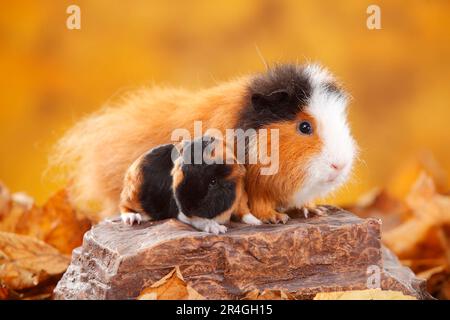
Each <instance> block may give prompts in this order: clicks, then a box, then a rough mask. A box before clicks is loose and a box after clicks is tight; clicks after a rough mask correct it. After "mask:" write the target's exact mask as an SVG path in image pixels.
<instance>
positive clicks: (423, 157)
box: [386, 151, 448, 199]
mask: <svg viewBox="0 0 450 320" xmlns="http://www.w3.org/2000/svg"><path fill="white" fill-rule="evenodd" d="M423 172H425V173H426V174H427V176H429V177H431V178H432V180H433V181H434V183H435V185H436V187H437V190H438V192H441V193H443V192H446V191H447V190H448V185H447V175H446V172H445V170H444V169H443V168H442V166H441V165H440V164H439V163H438V162H437V161H436V159H435V158H434V156H433V155H432V154H431V153H430V152H428V151H424V152H422V153H421V154H419V155H417V156H416V157H415V158H414V159H410V160H409V161H407V162H405V163H403V164H402V165H401V166H400V168H399V169H398V170H397V172H395V173H394V174H393V176H392V178H391V179H390V180H389V181H388V183H387V184H386V185H387V188H388V192H389V193H390V194H392V195H394V196H396V197H398V198H400V199H401V198H404V197H405V196H406V195H407V194H408V193H409V192H410V190H411V186H412V185H413V184H414V183H415V182H416V181H417V179H418V178H419V177H420V175H421V174H422V173H423Z"/></svg>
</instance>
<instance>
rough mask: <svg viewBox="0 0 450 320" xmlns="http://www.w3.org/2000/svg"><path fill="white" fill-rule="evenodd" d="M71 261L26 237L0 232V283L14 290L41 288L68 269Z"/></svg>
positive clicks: (53, 249) (56, 251)
mask: <svg viewBox="0 0 450 320" xmlns="http://www.w3.org/2000/svg"><path fill="white" fill-rule="evenodd" d="M69 262H70V258H69V257H68V256H65V255H62V254H61V253H59V252H58V250H56V249H55V248H53V247H51V246H50V245H48V244H46V243H44V242H42V241H40V240H38V239H35V238H32V237H29V236H24V235H17V234H13V233H7V232H0V281H1V282H2V283H3V284H5V285H6V286H7V287H8V288H10V289H13V290H23V289H27V288H31V287H35V286H37V285H39V284H40V283H41V282H43V281H45V280H48V279H50V278H51V277H55V276H60V275H62V273H63V272H64V271H65V270H66V269H67V266H68V265H69Z"/></svg>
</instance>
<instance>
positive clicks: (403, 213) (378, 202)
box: [346, 188, 411, 232]
mask: <svg viewBox="0 0 450 320" xmlns="http://www.w3.org/2000/svg"><path fill="white" fill-rule="evenodd" d="M346 209H347V210H349V211H351V212H353V213H355V214H356V215H358V216H359V217H362V218H368V217H370V218H376V219H381V220H382V222H383V224H382V225H383V232H386V231H389V230H392V229H394V228H395V227H397V226H399V225H401V224H402V223H403V222H405V221H407V220H408V219H409V218H410V217H411V210H410V209H409V208H408V206H407V205H406V203H405V202H404V201H402V200H400V199H397V198H395V197H393V196H392V195H390V194H389V193H388V192H387V190H385V189H379V188H376V189H374V190H372V191H370V192H368V193H367V194H365V195H363V196H362V197H361V198H360V199H359V200H358V201H357V202H356V204H354V205H352V206H347V207H346Z"/></svg>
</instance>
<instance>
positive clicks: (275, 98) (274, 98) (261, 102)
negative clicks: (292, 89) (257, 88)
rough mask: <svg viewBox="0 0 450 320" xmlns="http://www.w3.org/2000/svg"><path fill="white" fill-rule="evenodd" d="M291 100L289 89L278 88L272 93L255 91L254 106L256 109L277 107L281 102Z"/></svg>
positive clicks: (269, 109) (253, 96)
mask: <svg viewBox="0 0 450 320" xmlns="http://www.w3.org/2000/svg"><path fill="white" fill-rule="evenodd" d="M288 101H289V92H287V90H283V89H280V90H276V91H273V92H271V93H270V94H262V93H253V95H252V106H253V108H254V109H255V110H256V111H258V112H259V111H263V110H268V111H271V110H273V109H275V108H276V107H277V106H279V105H280V104H284V103H286V102H288Z"/></svg>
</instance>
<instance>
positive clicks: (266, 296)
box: [242, 289, 295, 300]
mask: <svg viewBox="0 0 450 320" xmlns="http://www.w3.org/2000/svg"><path fill="white" fill-rule="evenodd" d="M242 300H295V298H294V297H293V296H292V295H291V294H289V293H287V292H284V291H283V290H269V289H265V290H263V291H262V292H261V291H259V290H258V289H255V290H252V291H250V292H248V293H247V294H246V295H245V296H244V298H242Z"/></svg>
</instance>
